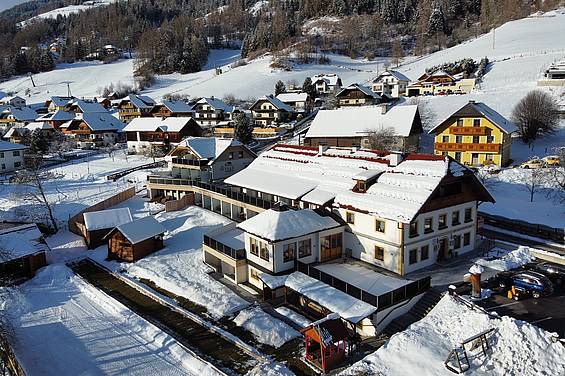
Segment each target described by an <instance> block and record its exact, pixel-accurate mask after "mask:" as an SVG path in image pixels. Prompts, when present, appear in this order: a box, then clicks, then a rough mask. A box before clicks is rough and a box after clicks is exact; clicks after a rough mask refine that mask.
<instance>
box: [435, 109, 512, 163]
mask: <svg viewBox="0 0 565 376" xmlns="http://www.w3.org/2000/svg"><path fill="white" fill-rule="evenodd" d="M517 130H518V128H517V127H516V125H514V123H512V122H511V121H509V120H507V119H506V118H505V117H504V116H502V115H500V114H499V113H498V112H496V111H495V110H493V109H492V108H490V107H489V106H487V105H486V104H484V103H481V102H475V101H469V103H467V104H466V105H465V106H463V107H461V108H460V109H459V110H457V111H456V112H455V113H453V114H452V115H451V116H449V117H448V118H447V119H446V120H444V121H442V122H441V123H440V124H438V125H437V126H435V127H434V128H433V129H431V130H430V131H429V133H430V134H433V135H434V153H435V154H436V155H445V156H447V155H448V156H450V157H452V158H453V159H455V160H456V161H458V162H460V163H463V164H465V165H468V166H479V165H486V164H493V163H494V164H496V165H499V166H506V165H508V163H509V162H510V147H511V145H512V137H511V136H512V133H514V132H516V131H517Z"/></svg>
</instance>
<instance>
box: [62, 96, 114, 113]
mask: <svg viewBox="0 0 565 376" xmlns="http://www.w3.org/2000/svg"><path fill="white" fill-rule="evenodd" d="M66 111H67V112H68V113H71V114H73V115H76V114H84V113H87V112H90V113H107V112H108V110H106V109H105V108H104V106H102V105H101V104H100V103H98V102H87V101H84V100H82V99H79V100H76V101H73V102H71V103H69V105H68V106H67V108H66Z"/></svg>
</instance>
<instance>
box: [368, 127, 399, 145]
mask: <svg viewBox="0 0 565 376" xmlns="http://www.w3.org/2000/svg"><path fill="white" fill-rule="evenodd" d="M367 143H368V145H367V146H368V147H369V148H371V149H375V150H393V149H397V148H398V146H399V145H398V139H397V137H396V132H395V130H394V128H392V127H389V128H381V129H379V130H376V131H375V130H369V131H367Z"/></svg>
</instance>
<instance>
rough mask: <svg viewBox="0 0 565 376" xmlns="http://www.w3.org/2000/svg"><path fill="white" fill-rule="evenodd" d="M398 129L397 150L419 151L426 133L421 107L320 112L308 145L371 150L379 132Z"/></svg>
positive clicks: (382, 106) (356, 108)
mask: <svg viewBox="0 0 565 376" xmlns="http://www.w3.org/2000/svg"><path fill="white" fill-rule="evenodd" d="M388 128H391V129H393V130H394V135H395V136H394V138H395V139H394V144H393V145H390V148H391V149H393V150H402V151H417V150H418V147H419V138H420V135H421V134H422V121H421V119H420V113H419V112H418V106H416V105H406V106H389V105H388V104H386V103H383V104H380V105H378V106H361V107H345V108H339V109H337V110H319V111H318V113H317V114H316V117H315V118H314V120H313V121H312V123H311V125H310V128H309V129H308V132H307V133H306V136H305V137H304V145H307V146H315V147H317V146H320V145H324V146H345V147H352V146H354V147H364V148H370V147H371V142H372V137H378V136H375V132H376V133H378V132H379V131H381V130H385V129H388Z"/></svg>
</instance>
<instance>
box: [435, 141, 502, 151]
mask: <svg viewBox="0 0 565 376" xmlns="http://www.w3.org/2000/svg"><path fill="white" fill-rule="evenodd" d="M501 146H502V145H501V144H471V143H469V144H457V143H454V142H436V143H435V146H434V148H435V150H436V151H462V152H465V151H472V152H483V153H500V150H501Z"/></svg>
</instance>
